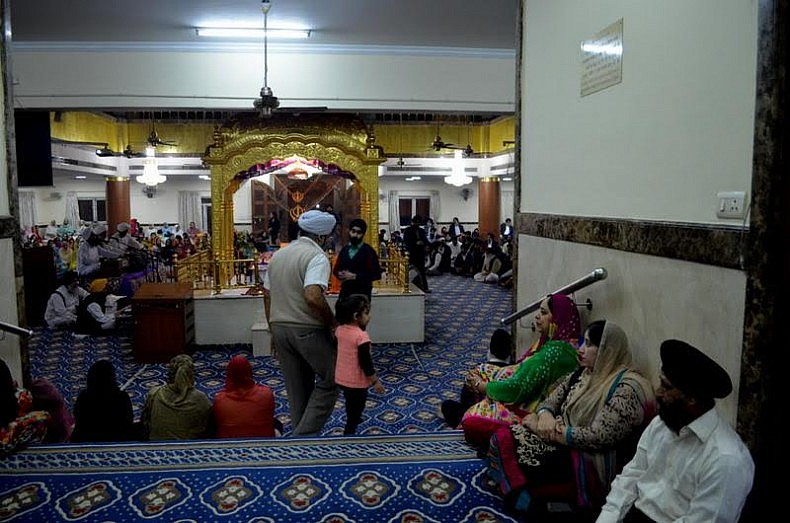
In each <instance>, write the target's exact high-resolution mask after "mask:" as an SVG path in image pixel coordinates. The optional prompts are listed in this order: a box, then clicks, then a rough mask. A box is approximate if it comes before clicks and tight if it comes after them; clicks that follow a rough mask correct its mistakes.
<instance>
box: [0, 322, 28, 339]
mask: <svg viewBox="0 0 790 523" xmlns="http://www.w3.org/2000/svg"><path fill="white" fill-rule="evenodd" d="M0 331H3V332H10V333H11V334H16V335H17V336H32V335H33V331H32V330H30V329H25V328H23V327H20V326H19V325H12V324H11V323H6V322H4V321H0Z"/></svg>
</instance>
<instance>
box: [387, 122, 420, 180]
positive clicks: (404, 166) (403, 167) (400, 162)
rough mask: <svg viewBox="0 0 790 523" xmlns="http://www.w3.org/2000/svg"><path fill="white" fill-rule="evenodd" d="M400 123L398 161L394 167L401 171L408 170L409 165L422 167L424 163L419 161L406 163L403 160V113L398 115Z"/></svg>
mask: <svg viewBox="0 0 790 523" xmlns="http://www.w3.org/2000/svg"><path fill="white" fill-rule="evenodd" d="M398 118H399V122H400V123H399V124H398V155H399V157H398V161H397V162H395V166H394V167H393V169H397V170H399V171H403V170H407V169H408V168H409V167H420V166H421V165H422V164H419V163H412V164H409V163H406V162H404V161H403V114H399V115H398Z"/></svg>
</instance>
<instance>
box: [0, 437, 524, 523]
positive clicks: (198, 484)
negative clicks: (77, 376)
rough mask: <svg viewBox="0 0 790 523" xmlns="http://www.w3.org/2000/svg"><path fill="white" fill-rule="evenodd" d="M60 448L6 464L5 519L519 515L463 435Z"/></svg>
mask: <svg viewBox="0 0 790 523" xmlns="http://www.w3.org/2000/svg"><path fill="white" fill-rule="evenodd" d="M316 442H317V440H316V439H314V438H312V439H310V438H303V439H301V438H285V439H282V438H278V439H276V440H273V439H268V440H267V439H258V440H234V441H233V445H232V446H229V445H227V443H226V442H223V443H221V444H220V443H219V442H205V441H204V442H178V443H170V444H167V445H163V444H157V443H146V444H136V445H122V444H118V445H96V446H89V445H82V446H78V445H61V446H46V447H38V448H35V449H30V450H28V451H26V452H23V453H19V454H15V455H13V456H11V457H10V458H8V459H7V460H5V461H4V462H0V481H2V485H3V488H2V489H1V490H0V521H8V520H11V519H13V520H14V521H24V522H38V523H40V522H45V521H46V522H49V521H83V520H84V521H97V522H129V521H151V520H155V521H168V522H182V523H186V522H194V523H197V522H211V521H223V522H234V523H235V522H245V523H275V522H286V521H288V522H290V521H292V522H321V523H330V522H331V523H351V522H357V523H363V522H370V523H382V522H393V523H395V522H399V523H405V522H415V523H416V522H424V523H440V522H453V523H456V522H459V523H460V522H463V523H478V522H488V523H493V522H511V523H512V522H513V521H514V520H513V519H511V518H510V517H509V516H508V515H506V514H504V513H503V512H502V510H501V508H500V507H499V505H500V502H499V499H498V497H497V496H495V495H494V494H492V492H491V490H490V486H489V483H488V480H487V479H486V476H485V472H484V470H483V469H482V467H481V463H480V460H478V459H477V458H476V457H474V456H473V455H472V453H471V452H470V450H469V447H467V446H466V445H465V444H464V443H463V441H462V440H461V438H460V435H458V434H450V433H444V434H435V435H428V434H422V435H400V436H371V437H365V438H331V437H330V438H327V437H322V438H321V440H320V445H317V444H316Z"/></svg>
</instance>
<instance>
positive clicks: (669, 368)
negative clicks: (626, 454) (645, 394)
mask: <svg viewBox="0 0 790 523" xmlns="http://www.w3.org/2000/svg"><path fill="white" fill-rule="evenodd" d="M732 389H733V387H732V381H731V380H730V376H729V374H727V371H726V370H724V369H723V368H722V367H721V366H720V365H719V364H718V363H716V362H715V361H714V360H713V359H711V358H710V357H709V356H707V355H706V354H705V353H703V352H702V351H701V350H699V349H697V348H696V347H693V346H691V345H689V344H688V343H686V342H684V341H680V340H666V341H664V342H663V343H662V344H661V374H660V385H659V387H658V389H657V390H656V400H657V402H658V406H659V411H658V416H657V417H655V418H654V419H653V421H652V422H651V423H650V425H648V427H647V428H646V429H645V432H644V433H643V434H642V437H641V439H640V440H639V444H638V446H637V450H636V455H635V456H634V458H633V459H632V460H631V461H630V462H629V463H628V464H627V465H626V466H625V467H624V468H623V471H622V472H621V473H620V474H619V475H618V476H617V478H615V480H614V482H613V483H612V487H611V490H610V491H609V495H608V496H607V498H606V504H605V505H604V507H603V509H602V510H601V513H600V515H599V516H598V520H597V522H598V523H610V522H612V523H614V522H620V521H623V522H626V523H635V522H647V521H680V520H682V521H700V522H702V521H706V522H708V521H709V522H721V523H725V522H736V521H738V518H739V517H740V514H741V510H743V505H744V503H745V502H746V496H747V495H748V494H749V491H751V489H752V482H753V480H754V461H753V459H752V457H751V455H750V453H749V450H748V449H747V448H746V445H744V443H743V441H742V440H741V438H740V436H739V435H738V433H737V432H735V430H734V429H733V427H732V426H731V425H730V424H729V422H728V421H727V420H726V419H725V418H723V417H722V416H721V415H720V414H719V412H718V411H717V410H716V399H717V398H724V397H726V396H728V395H729V394H730V393H731V392H732Z"/></svg>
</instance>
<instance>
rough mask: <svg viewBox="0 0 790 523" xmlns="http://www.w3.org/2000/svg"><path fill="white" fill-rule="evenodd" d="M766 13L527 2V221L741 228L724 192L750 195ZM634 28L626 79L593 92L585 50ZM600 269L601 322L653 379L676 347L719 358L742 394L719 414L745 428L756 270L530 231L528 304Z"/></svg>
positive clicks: (525, 262)
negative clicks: (541, 216) (586, 87)
mask: <svg viewBox="0 0 790 523" xmlns="http://www.w3.org/2000/svg"><path fill="white" fill-rule="evenodd" d="M756 11H757V3H756V2H755V1H742V0H699V1H695V2H685V1H682V0H670V1H665V2H661V8H660V9H647V8H646V6H645V4H644V3H643V2H630V1H626V0H615V1H591V2H574V1H571V0H557V1H552V2H541V1H529V0H527V1H526V2H525V12H524V24H525V26H524V28H523V30H524V42H523V44H524V45H523V52H524V55H523V63H522V64H521V67H522V69H521V70H522V71H523V75H524V76H523V79H522V81H523V83H522V93H521V103H522V114H521V125H522V128H521V131H522V134H521V137H522V144H521V162H522V164H521V171H522V178H521V180H522V182H521V194H520V200H519V202H520V210H521V212H527V213H533V212H534V213H547V214H560V215H572V216H580V217H608V218H614V219H626V220H634V219H636V220H654V221H659V222H680V223H689V222H690V223H697V224H728V225H729V224H731V225H733V226H735V227H736V228H737V227H742V226H743V223H742V221H740V220H737V221H734V222H732V221H730V222H726V221H723V220H721V219H719V218H717V217H716V215H715V210H716V204H717V198H716V193H717V192H718V191H723V190H727V191H733V190H740V191H746V192H749V190H750V184H751V164H752V140H753V125H754V118H753V110H754V99H755V68H756V40H757V35H756ZM620 18H622V19H623V26H624V29H623V40H624V54H623V81H622V83H620V84H618V85H614V86H612V87H609V88H607V89H605V90H603V91H600V92H597V93H594V94H591V95H588V96H586V97H581V96H580V92H579V91H580V49H579V48H580V42H581V41H582V40H584V39H588V38H591V37H593V35H595V34H596V33H597V32H599V31H601V30H602V29H604V28H605V27H607V26H608V25H609V24H611V23H613V22H615V21H616V20H618V19H620ZM598 266H601V267H604V268H606V269H607V271H608V273H609V276H608V278H607V279H606V280H605V281H603V282H599V283H595V284H593V285H592V286H590V287H589V288H588V289H584V290H582V291H579V292H578V293H577V295H576V298H577V300H579V301H584V300H585V299H586V298H587V297H591V298H592V300H593V302H594V310H593V312H592V313H591V314H590V315H589V319H599V318H609V319H612V320H614V321H616V322H617V323H619V324H621V325H622V326H623V328H624V329H625V331H626V332H627V333H628V335H629V337H630V339H631V342H632V345H633V347H634V349H635V352H636V359H637V361H638V362H640V363H641V364H643V365H644V366H645V368H646V370H647V371H648V372H649V373H650V376H651V378H652V379H654V380H655V379H656V376H657V372H658V370H659V356H658V347H659V345H660V342H661V341H662V340H664V339H667V338H679V339H683V340H686V341H688V342H690V343H692V344H695V345H697V346H699V347H700V348H701V349H702V350H704V351H705V352H706V353H708V354H710V355H712V356H713V357H714V358H716V359H717V360H718V361H720V362H721V363H722V365H723V366H724V367H725V368H726V369H727V370H728V371H729V373H730V376H731V377H732V378H733V381H734V383H735V384H736V392H735V393H734V394H732V395H730V396H729V397H728V398H727V399H725V400H724V401H722V402H721V404H720V408H721V409H722V410H723V412H725V413H726V415H727V416H728V418H729V419H730V420H731V421H732V422H734V421H735V418H736V413H737V404H736V402H737V397H738V394H737V385H738V380H739V375H740V357H741V349H742V337H743V316H744V303H745V289H746V276H745V273H744V272H743V271H740V270H731V269H722V268H720V267H716V266H710V265H702V264H698V263H690V262H684V261H677V260H673V259H668V258H658V257H654V256H646V255H641V254H634V253H629V252H624V251H618V250H612V249H606V248H601V247H593V246H590V245H585V244H579V243H569V242H565V241H557V240H551V239H546V238H539V237H534V236H526V235H522V236H521V237H520V239H519V260H518V271H519V272H518V274H519V278H518V290H517V294H518V302H519V307H523V306H525V305H527V304H529V303H531V302H532V301H534V300H535V299H537V298H538V297H539V296H541V295H542V294H545V293H547V292H550V291H552V290H555V289H557V288H560V287H562V286H564V285H566V284H568V283H571V282H573V281H575V280H577V279H578V278H580V277H581V276H584V275H586V274H588V273H589V272H590V271H592V270H593V269H594V268H596V267H598ZM525 320H531V318H525V319H523V320H521V324H520V325H519V330H518V333H519V338H520V339H522V342H523V343H526V342H527V341H528V340H529V338H530V337H531V336H532V332H531V331H530V330H529V321H525Z"/></svg>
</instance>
